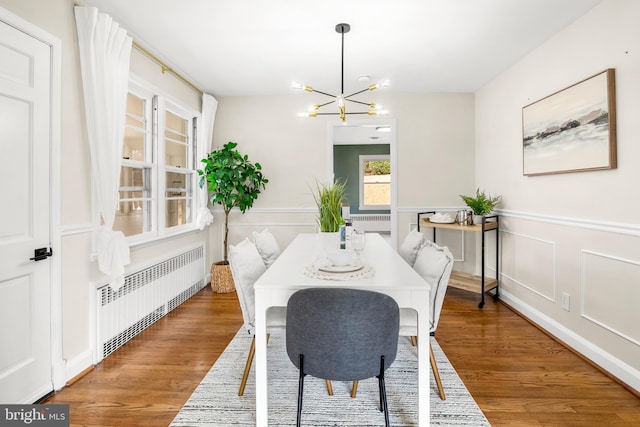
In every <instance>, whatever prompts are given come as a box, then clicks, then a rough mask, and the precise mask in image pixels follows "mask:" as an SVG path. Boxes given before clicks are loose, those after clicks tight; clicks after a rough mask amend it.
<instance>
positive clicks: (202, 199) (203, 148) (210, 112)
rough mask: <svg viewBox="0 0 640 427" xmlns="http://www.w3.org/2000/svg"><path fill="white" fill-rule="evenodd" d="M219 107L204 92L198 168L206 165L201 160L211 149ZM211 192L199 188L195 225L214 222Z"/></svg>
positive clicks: (213, 99)
mask: <svg viewBox="0 0 640 427" xmlns="http://www.w3.org/2000/svg"><path fill="white" fill-rule="evenodd" d="M217 109H218V101H217V100H216V99H215V98H214V97H213V96H211V95H209V94H207V93H203V94H202V120H201V122H200V127H199V128H198V130H199V132H198V133H199V135H198V157H197V162H198V164H197V165H196V169H202V167H204V164H203V163H200V160H202V159H204V158H205V157H207V154H209V151H211V139H212V137H213V124H214V122H215V120H216V110H217ZM208 202H209V192H208V191H207V186H206V185H205V187H204V188H202V189H200V188H198V213H197V214H196V223H195V226H196V227H198V228H199V229H200V230H203V229H204V228H205V227H206V226H208V225H209V224H211V223H212V222H213V215H212V214H211V212H210V211H209V207H208Z"/></svg>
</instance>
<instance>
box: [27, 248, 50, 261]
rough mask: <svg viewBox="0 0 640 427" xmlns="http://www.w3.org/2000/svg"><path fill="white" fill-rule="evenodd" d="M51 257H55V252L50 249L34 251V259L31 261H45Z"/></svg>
mask: <svg viewBox="0 0 640 427" xmlns="http://www.w3.org/2000/svg"><path fill="white" fill-rule="evenodd" d="M51 255H53V250H52V249H51V248H49V250H48V251H47V248H40V249H35V250H34V251H33V257H32V258H29V259H30V260H32V261H42V260H43V259H47V258H49V257H50V256H51Z"/></svg>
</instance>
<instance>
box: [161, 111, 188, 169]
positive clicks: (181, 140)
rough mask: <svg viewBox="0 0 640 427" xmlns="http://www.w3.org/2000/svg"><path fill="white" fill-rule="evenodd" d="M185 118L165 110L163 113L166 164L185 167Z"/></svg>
mask: <svg viewBox="0 0 640 427" xmlns="http://www.w3.org/2000/svg"><path fill="white" fill-rule="evenodd" d="M187 123H188V122H187V120H185V119H183V118H182V117H179V116H176V115H175V114H173V113H171V112H169V111H167V112H166V114H165V132H164V137H165V141H166V143H165V162H166V164H167V166H176V167H179V168H187V167H189V165H188V164H187V155H188V146H187V142H188V140H187V138H188V136H187Z"/></svg>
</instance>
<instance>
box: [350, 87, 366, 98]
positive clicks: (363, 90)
mask: <svg viewBox="0 0 640 427" xmlns="http://www.w3.org/2000/svg"><path fill="white" fill-rule="evenodd" d="M368 90H369V88H366V89H362V90H359V91H357V92H354V93H352V94H351V95H347V96H345V97H344V99H347V98H351V97H352V96H356V95H359V94H361V93H362V92H367V91H368Z"/></svg>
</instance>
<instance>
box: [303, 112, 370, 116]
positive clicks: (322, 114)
mask: <svg viewBox="0 0 640 427" xmlns="http://www.w3.org/2000/svg"><path fill="white" fill-rule="evenodd" d="M344 114H345V115H347V116H348V115H349V114H370V113H369V112H368V111H349V112H348V113H347V112H345V113H344ZM316 115H317V116H339V115H340V113H316Z"/></svg>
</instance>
